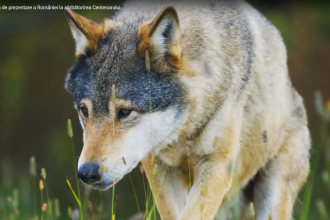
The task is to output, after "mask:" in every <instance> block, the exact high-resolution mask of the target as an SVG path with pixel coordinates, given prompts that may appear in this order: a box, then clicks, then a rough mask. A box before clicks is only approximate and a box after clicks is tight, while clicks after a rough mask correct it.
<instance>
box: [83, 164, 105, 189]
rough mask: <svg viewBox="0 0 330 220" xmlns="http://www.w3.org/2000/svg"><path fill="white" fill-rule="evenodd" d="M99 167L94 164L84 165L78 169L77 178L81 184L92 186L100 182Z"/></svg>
mask: <svg viewBox="0 0 330 220" xmlns="http://www.w3.org/2000/svg"><path fill="white" fill-rule="evenodd" d="M99 168H100V166H99V165H98V164H95V163H86V164H83V165H81V166H80V167H79V170H78V177H79V178H80V180H81V181H82V182H83V183H86V184H94V183H97V182H99V181H100V180H101V175H100V172H99Z"/></svg>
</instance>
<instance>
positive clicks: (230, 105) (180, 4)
mask: <svg viewBox="0 0 330 220" xmlns="http://www.w3.org/2000/svg"><path fill="white" fill-rule="evenodd" d="M65 14H66V17H67V20H68V23H69V26H70V28H71V32H72V35H73V38H74V40H75V43H76V63H75V64H74V66H73V67H72V68H71V69H70V70H69V73H68V75H67V78H66V83H65V87H66V89H67V90H68V91H69V92H70V93H72V94H73V95H74V98H75V107H76V109H77V111H78V114H79V119H80V122H81V125H82V127H83V130H84V131H83V140H84V146H83V149H82V152H81V155H80V157H79V162H78V176H79V178H80V180H81V181H82V182H83V183H85V184H87V185H90V186H91V187H93V188H95V189H98V190H106V189H108V188H110V187H112V186H113V185H114V184H116V183H117V182H118V181H119V180H120V179H121V178H122V177H123V176H124V175H125V174H127V173H129V172H130V171H132V169H133V168H135V167H136V166H137V165H138V164H139V163H140V161H141V163H142V165H143V168H144V170H145V173H146V175H147V178H148V180H149V183H152V189H153V191H154V195H155V200H156V204H157V208H158V211H159V213H160V215H161V218H162V219H165V220H167V219H171V220H173V219H175V220H176V219H178V220H194V219H206V220H208V219H213V218H214V217H215V215H216V213H217V211H218V209H219V207H220V206H221V205H223V204H225V203H226V202H227V201H228V200H230V199H231V198H232V196H233V195H234V193H235V190H234V189H239V195H240V196H241V198H242V199H241V200H240V201H241V205H240V207H241V209H242V213H244V210H246V208H247V207H249V205H250V204H251V203H253V205H254V209H255V219H257V220H266V219H270V218H271V219H273V220H289V219H291V218H292V210H293V206H294V202H295V200H296V197H297V194H298V192H299V190H300V189H301V188H302V186H303V185H304V183H305V181H306V179H307V176H308V173H309V169H310V168H309V149H310V146H311V140H310V133H309V130H308V126H307V116H306V110H305V107H304V104H303V99H302V98H301V96H300V95H299V94H298V93H297V91H296V90H295V89H294V87H293V86H292V83H291V81H290V78H289V75H288V67H287V54H286V48H285V45H284V43H283V40H282V37H281V35H280V33H279V31H278V30H277V29H276V28H275V27H274V26H273V25H272V24H271V23H270V22H269V21H268V20H267V19H266V18H265V17H264V16H263V15H261V14H260V13H259V12H258V11H257V10H256V9H254V8H253V7H252V6H251V5H249V4H248V3H247V2H245V1H240V0H231V1H229V0H207V1H191V0H189V1H177V0H173V1H172V0H164V1H156V0H143V1H128V2H126V3H125V4H124V5H123V6H122V7H121V8H120V10H119V11H117V12H116V13H115V15H114V16H113V17H112V18H106V19H104V21H103V22H96V21H92V20H90V19H88V18H85V17H83V16H80V15H78V14H77V13H75V12H73V11H71V10H66V11H65ZM234 185H235V187H233V186H234Z"/></svg>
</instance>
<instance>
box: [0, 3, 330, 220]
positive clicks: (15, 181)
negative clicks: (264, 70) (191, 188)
mask: <svg viewBox="0 0 330 220" xmlns="http://www.w3.org/2000/svg"><path fill="white" fill-rule="evenodd" d="M83 3H84V4H85V5H86V4H88V3H87V2H82V3H81V4H83ZM251 3H252V4H253V5H254V6H255V7H256V8H258V9H259V10H260V11H261V12H262V13H264V14H265V16H266V17H267V18H268V19H269V20H270V21H271V22H272V23H273V24H274V25H275V26H276V27H277V28H278V29H279V30H280V32H281V33H282V36H283V38H284V41H285V43H286V46H287V49H288V65H289V72H290V77H291V80H292V82H293V85H294V86H295V87H296V89H297V90H298V92H299V93H300V94H301V95H302V96H303V98H304V101H305V105H306V109H307V112H308V120H309V128H310V131H311V135H312V149H311V151H310V155H311V158H310V162H311V172H310V175H309V177H308V181H307V183H306V185H305V186H304V188H303V190H302V191H301V192H300V194H299V198H298V200H297V201H296V204H295V210H294V219H297V220H329V219H330V133H329V130H330V128H329V122H330V87H329V81H330V62H329V57H330V41H329V39H330V16H329V12H330V4H329V3H320V2H318V3H314V4H313V3H306V4H305V3H304V4H303V3H301V4H299V3H294V2H293V1H292V2H290V1H289V2H288V3H278V4H275V3H272V4H271V3H261V1H257V0H255V1H253V0H252V1H251ZM93 4H95V5H102V3H101V2H98V1H95V3H94V2H93ZM116 4H121V1H114V2H113V3H111V5H116ZM78 13H80V14H82V15H84V16H87V17H90V18H92V19H95V20H102V19H103V17H105V16H111V14H112V13H113V11H110V12H109V11H101V10H98V11H93V10H91V11H88V10H81V11H78ZM0 48H1V56H0V124H1V126H0V219H1V220H25V219H28V220H32V219H33V220H53V219H61V220H69V219H77V220H78V219H79V220H82V219H85V220H97V219H98V220H101V219H112V220H115V219H116V220H121V219H122V220H124V219H130V220H138V219H152V220H156V219H160V217H159V215H158V213H157V210H156V208H155V205H154V196H157V195H153V194H152V192H151V190H150V188H151V187H152V186H151V187H150V186H149V184H148V182H147V179H146V176H145V174H144V172H143V168H141V167H140V165H139V166H138V167H137V168H136V169H134V170H133V172H132V173H130V174H129V175H126V176H125V177H124V178H123V179H122V180H121V181H120V182H119V183H118V184H116V185H115V187H113V188H111V189H109V190H107V191H104V192H99V191H95V190H91V189H89V188H86V187H84V186H83V184H81V183H79V182H78V180H77V178H76V169H77V167H76V166H77V159H78V156H79V154H80V151H81V148H82V145H83V143H82V129H81V127H80V123H79V120H78V117H77V113H76V111H75V110H74V109H73V107H72V105H73V104H72V103H73V98H72V96H71V95H70V94H68V93H67V92H66V91H65V89H64V78H65V75H66V74H67V72H68V69H69V68H70V66H71V65H72V64H73V63H74V59H75V58H74V43H73V40H72V37H71V36H70V30H69V27H68V25H67V22H66V19H65V16H64V13H63V12H62V11H47V12H46V11H34V12H31V11H30V12H29V11H24V12H23V11H10V12H5V11H0ZM68 119H70V120H68ZM150 160H152V155H150ZM154 172H157V168H154ZM233 187H235V184H234V185H233ZM203 193H204V194H207V193H208V192H207V191H204V192H203ZM238 203H239V196H238V194H237V195H235V196H234V197H233V198H232V199H231V200H230V201H229V203H228V204H227V206H226V207H224V208H222V209H221V210H219V213H218V215H217V217H216V219H217V220H222V219H226V218H231V219H233V220H241V213H240V211H239V208H238ZM197 208H201V207H197ZM249 216H250V219H251V220H252V219H254V209H253V204H251V205H250V210H249ZM245 220H247V219H245Z"/></svg>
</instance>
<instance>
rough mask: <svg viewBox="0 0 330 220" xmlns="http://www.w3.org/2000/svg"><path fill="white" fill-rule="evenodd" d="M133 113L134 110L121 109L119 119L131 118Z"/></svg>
mask: <svg viewBox="0 0 330 220" xmlns="http://www.w3.org/2000/svg"><path fill="white" fill-rule="evenodd" d="M131 111H132V110H130V109H127V108H121V109H120V110H119V112H118V116H117V117H118V119H122V118H126V117H127V116H129V114H131Z"/></svg>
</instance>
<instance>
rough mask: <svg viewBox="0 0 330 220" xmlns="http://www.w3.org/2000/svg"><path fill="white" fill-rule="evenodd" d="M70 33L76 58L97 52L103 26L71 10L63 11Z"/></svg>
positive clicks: (103, 31)
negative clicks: (74, 43) (74, 44)
mask: <svg viewBox="0 0 330 220" xmlns="http://www.w3.org/2000/svg"><path fill="white" fill-rule="evenodd" d="M65 15H66V17H67V19H68V22H69V25H70V28H71V32H72V35H73V38H74V40H75V41H76V56H79V55H80V54H83V55H87V54H88V53H90V52H94V51H96V50H97V48H98V45H99V41H100V38H101V37H102V36H103V35H104V33H105V25H104V24H102V23H97V22H95V21H92V20H89V19H87V18H85V17H83V16H81V15H78V14H77V13H75V12H73V11H71V10H65Z"/></svg>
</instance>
